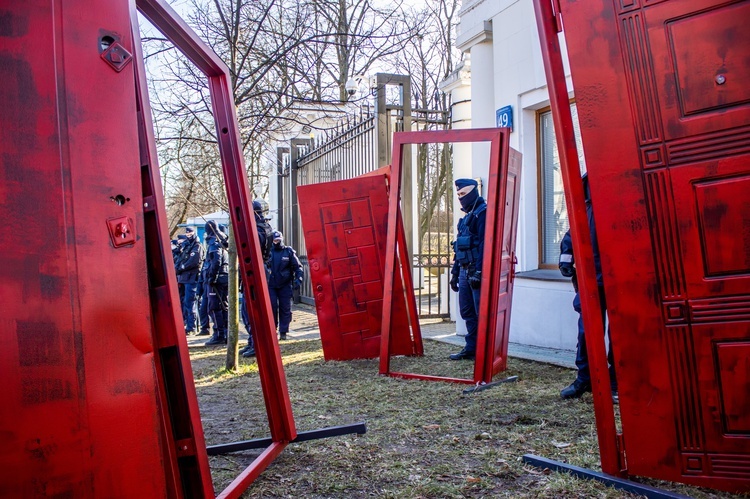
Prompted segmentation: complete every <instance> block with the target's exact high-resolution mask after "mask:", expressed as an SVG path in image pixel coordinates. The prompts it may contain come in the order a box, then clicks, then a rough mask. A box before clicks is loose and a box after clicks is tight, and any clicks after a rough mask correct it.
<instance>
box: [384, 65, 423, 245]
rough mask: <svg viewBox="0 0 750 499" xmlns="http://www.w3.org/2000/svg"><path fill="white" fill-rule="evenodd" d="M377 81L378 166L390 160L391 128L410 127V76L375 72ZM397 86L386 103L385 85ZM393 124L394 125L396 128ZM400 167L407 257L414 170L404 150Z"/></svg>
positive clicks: (411, 229) (411, 235) (411, 238)
mask: <svg viewBox="0 0 750 499" xmlns="http://www.w3.org/2000/svg"><path fill="white" fill-rule="evenodd" d="M375 83H376V86H375V88H376V105H375V111H376V113H377V120H376V130H377V133H376V137H377V139H376V140H377V154H378V167H381V166H385V165H389V164H390V163H391V144H392V138H393V132H400V131H407V132H410V131H411V77H409V76H405V75H394V74H387V73H378V74H376V75H375ZM388 86H398V87H400V88H399V101H398V103H396V104H389V103H388V101H387V87H388ZM391 111H396V112H397V113H399V112H400V117H401V124H400V126H399V125H398V124H394V123H393V121H392V120H391ZM392 125H395V127H396V128H395V129H394V127H393V126H392ZM401 168H402V172H403V175H402V178H401V182H402V184H401V185H402V190H401V213H402V214H403V219H404V231H405V232H406V246H407V248H408V250H409V255H408V256H409V258H410V259H411V257H412V255H413V254H414V203H413V195H412V189H413V173H412V161H411V154H404V157H403V161H402V164H401Z"/></svg>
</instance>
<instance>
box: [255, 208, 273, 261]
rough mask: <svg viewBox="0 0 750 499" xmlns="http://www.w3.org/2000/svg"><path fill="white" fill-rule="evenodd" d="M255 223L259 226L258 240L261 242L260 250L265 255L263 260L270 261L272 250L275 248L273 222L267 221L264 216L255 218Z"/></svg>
mask: <svg viewBox="0 0 750 499" xmlns="http://www.w3.org/2000/svg"><path fill="white" fill-rule="evenodd" d="M255 225H256V226H257V228H258V242H259V243H260V252H261V254H262V255H263V261H264V262H266V261H268V259H269V258H271V250H272V249H273V229H272V228H271V224H269V223H268V222H266V220H265V219H264V218H260V219H259V218H258V217H256V218H255Z"/></svg>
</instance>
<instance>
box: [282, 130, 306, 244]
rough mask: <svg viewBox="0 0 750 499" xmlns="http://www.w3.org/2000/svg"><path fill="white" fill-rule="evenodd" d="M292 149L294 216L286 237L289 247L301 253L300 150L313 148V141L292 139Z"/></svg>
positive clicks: (291, 171)
mask: <svg viewBox="0 0 750 499" xmlns="http://www.w3.org/2000/svg"><path fill="white" fill-rule="evenodd" d="M290 147H291V151H290V152H291V162H290V166H289V180H290V182H289V184H290V187H291V192H290V193H289V201H290V203H289V209H290V210H291V211H292V216H291V217H290V220H289V221H290V227H288V231H287V233H286V234H284V237H285V238H286V240H287V243H288V244H289V246H291V247H292V248H294V249H295V250H296V251H300V237H299V231H300V230H301V226H300V220H299V206H298V205H297V179H298V173H297V168H298V167H297V162H298V160H299V157H300V156H301V155H300V149H302V148H303V147H307V148H310V147H312V140H311V139H292V140H291V141H290Z"/></svg>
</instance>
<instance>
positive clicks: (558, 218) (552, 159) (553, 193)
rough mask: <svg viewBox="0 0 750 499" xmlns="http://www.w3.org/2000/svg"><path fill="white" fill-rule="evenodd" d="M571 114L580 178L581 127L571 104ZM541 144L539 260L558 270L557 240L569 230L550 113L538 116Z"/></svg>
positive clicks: (558, 247)
mask: <svg viewBox="0 0 750 499" xmlns="http://www.w3.org/2000/svg"><path fill="white" fill-rule="evenodd" d="M570 111H571V113H572V114H573V128H574V130H575V137H576V146H577V148H578V160H579V161H580V164H581V175H583V173H584V172H585V171H586V161H585V159H584V157H583V146H582V144H581V127H580V126H579V125H578V110H577V108H576V105H575V104H574V103H571V105H570ZM538 137H539V144H540V148H539V149H540V155H539V156H540V203H539V206H540V212H541V220H540V228H541V229H540V236H541V237H540V239H539V240H540V245H541V247H540V255H539V256H540V258H539V266H540V267H541V268H557V263H558V259H559V258H560V241H561V240H562V238H563V236H564V235H565V232H567V230H568V229H569V228H570V224H569V223H568V209H567V207H566V205H565V192H564V190H563V183H562V173H561V171H560V156H559V155H558V153H557V143H556V142H555V129H554V127H553V125H552V112H551V111H549V110H548V111H543V112H540V113H539V135H538Z"/></svg>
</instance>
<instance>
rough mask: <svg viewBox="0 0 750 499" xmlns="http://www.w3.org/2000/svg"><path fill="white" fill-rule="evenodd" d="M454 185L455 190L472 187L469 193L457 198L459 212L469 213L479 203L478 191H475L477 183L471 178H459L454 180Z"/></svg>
mask: <svg viewBox="0 0 750 499" xmlns="http://www.w3.org/2000/svg"><path fill="white" fill-rule="evenodd" d="M455 184H456V190H459V189H463V188H464V187H469V186H471V187H473V189H471V191H470V192H469V193H467V194H466V195H465V196H464V197H461V198H458V201H459V202H460V203H461V211H463V212H465V213H469V212H470V211H471V210H473V209H474V206H476V204H477V201H479V190H478V189H477V186H478V185H479V183H477V181H476V180H474V179H473V178H459V179H456V182H455Z"/></svg>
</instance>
